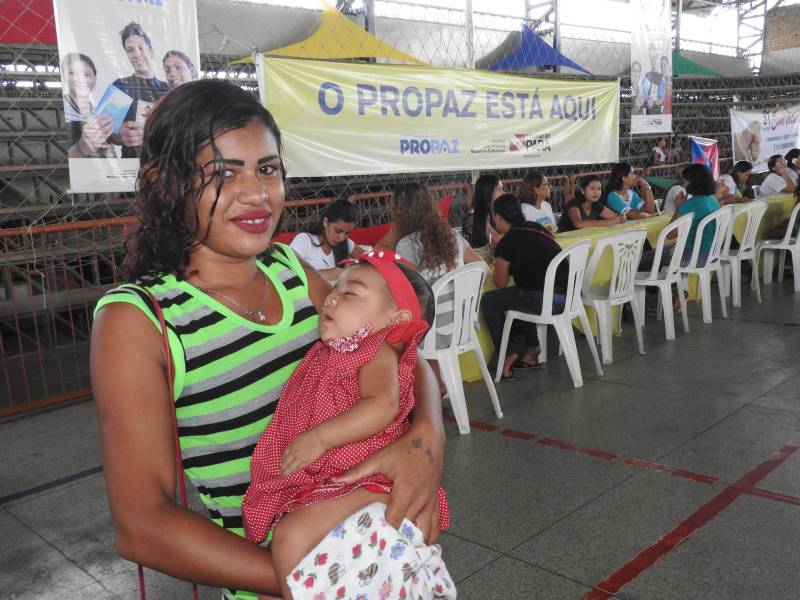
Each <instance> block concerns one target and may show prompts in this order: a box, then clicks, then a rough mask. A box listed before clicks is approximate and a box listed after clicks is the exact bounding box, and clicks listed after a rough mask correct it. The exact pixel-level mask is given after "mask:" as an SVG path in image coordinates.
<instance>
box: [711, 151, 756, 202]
mask: <svg viewBox="0 0 800 600" xmlns="http://www.w3.org/2000/svg"><path fill="white" fill-rule="evenodd" d="M752 173H753V165H752V163H749V162H747V161H746V160H740V161H739V162H737V163H736V164H735V165H733V168H732V169H731V170H730V172H728V173H725V174H724V175H721V176H720V178H719V183H724V184H725V186H726V187H727V188H728V195H726V196H724V197H722V198H718V200H719V203H720V204H722V205H724V204H728V203H730V202H746V201H747V200H752V199H753V188H751V187H750V185H749V184H748V181H749V180H750V175H751V174H752Z"/></svg>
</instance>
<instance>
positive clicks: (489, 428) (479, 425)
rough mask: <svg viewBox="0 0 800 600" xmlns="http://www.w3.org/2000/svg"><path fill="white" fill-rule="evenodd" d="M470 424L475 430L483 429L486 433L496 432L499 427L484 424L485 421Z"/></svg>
mask: <svg viewBox="0 0 800 600" xmlns="http://www.w3.org/2000/svg"><path fill="white" fill-rule="evenodd" d="M469 424H470V425H471V426H472V427H474V428H475V429H483V430H484V431H494V430H495V429H497V425H492V424H491V423H484V422H483V421H470V422H469Z"/></svg>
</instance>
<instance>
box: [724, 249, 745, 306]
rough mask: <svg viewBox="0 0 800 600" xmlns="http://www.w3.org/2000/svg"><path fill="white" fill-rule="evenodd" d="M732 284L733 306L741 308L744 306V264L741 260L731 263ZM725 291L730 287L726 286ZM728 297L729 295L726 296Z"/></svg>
mask: <svg viewBox="0 0 800 600" xmlns="http://www.w3.org/2000/svg"><path fill="white" fill-rule="evenodd" d="M730 265H731V267H730V269H731V271H730V274H729V276H730V278H731V281H730V284H731V287H730V289H731V294H730V295H731V296H732V298H733V300H732V301H731V304H732V305H733V306H735V307H737V308H738V307H740V306H741V305H742V263H741V261H740V260H739V259H736V260H733V261H731V262H730ZM723 268H724V267H723ZM725 289H726V290H727V289H728V287H727V285H726V287H725ZM725 295H726V296H727V295H728V294H727V293H726V294H725Z"/></svg>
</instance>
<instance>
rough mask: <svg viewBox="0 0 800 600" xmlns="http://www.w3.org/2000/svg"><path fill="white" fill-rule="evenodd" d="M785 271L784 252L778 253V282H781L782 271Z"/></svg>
mask: <svg viewBox="0 0 800 600" xmlns="http://www.w3.org/2000/svg"><path fill="white" fill-rule="evenodd" d="M785 269H786V251H785V250H781V251H780V257H779V258H778V281H783V271H784V270H785Z"/></svg>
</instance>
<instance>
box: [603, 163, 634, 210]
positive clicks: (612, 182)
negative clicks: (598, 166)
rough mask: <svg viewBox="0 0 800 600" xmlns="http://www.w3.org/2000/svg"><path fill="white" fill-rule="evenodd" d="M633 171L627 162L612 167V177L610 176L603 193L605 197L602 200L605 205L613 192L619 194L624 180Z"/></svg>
mask: <svg viewBox="0 0 800 600" xmlns="http://www.w3.org/2000/svg"><path fill="white" fill-rule="evenodd" d="M632 170H633V167H632V166H631V165H630V164H629V163H625V162H621V163H616V164H615V165H614V166H613V167H611V175H609V176H608V183H607V184H606V189H605V190H604V191H603V195H602V196H601V198H600V200H601V201H602V202H603V203H605V201H606V198H608V195H609V194H610V193H611V192H618V191H619V190H620V189H621V188H622V180H623V179H624V178H625V177H627V176H628V175H629V174H630V172H631V171H632Z"/></svg>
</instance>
